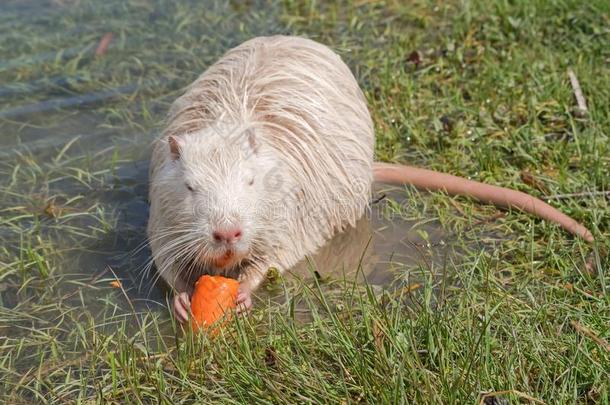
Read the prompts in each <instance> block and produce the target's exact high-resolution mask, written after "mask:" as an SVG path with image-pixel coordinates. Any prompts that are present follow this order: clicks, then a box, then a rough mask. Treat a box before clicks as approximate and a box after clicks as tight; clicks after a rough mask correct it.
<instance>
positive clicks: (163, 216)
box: [148, 36, 592, 321]
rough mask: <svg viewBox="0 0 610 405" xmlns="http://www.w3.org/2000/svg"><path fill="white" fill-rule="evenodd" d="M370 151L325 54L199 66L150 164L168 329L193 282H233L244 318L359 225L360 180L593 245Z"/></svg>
mask: <svg viewBox="0 0 610 405" xmlns="http://www.w3.org/2000/svg"><path fill="white" fill-rule="evenodd" d="M374 142H375V137H374V131H373V124H372V120H371V116H370V114H369V111H368V109H367V106H366V102H365V98H364V95H363V94H362V91H361V90H360V87H359V86H358V84H357V82H356V80H355V78H354V76H353V75H352V73H351V71H350V70H349V68H348V67H347V66H346V65H345V64H344V63H343V62H342V60H341V58H340V57H339V56H338V55H337V54H335V53H334V52H333V51H331V50H330V49H329V48H327V47H326V46H324V45H321V44H319V43H317V42H314V41H311V40H308V39H304V38H299V37H287V36H274V37H260V38H254V39H251V40H249V41H247V42H245V43H243V44H241V45H239V46H238V47H236V48H234V49H232V50H230V51H228V52H227V53H226V54H225V55H224V56H223V57H222V58H221V59H220V60H219V61H218V62H216V63H215V64H213V65H212V66H210V67H209V68H208V69H207V70H206V71H205V72H204V73H203V74H202V75H201V76H200V77H199V78H198V79H196V80H195V82H194V83H193V84H192V85H190V86H189V87H188V89H187V90H186V92H185V94H184V95H182V96H181V97H179V98H178V99H177V100H176V101H175V102H174V104H173V105H172V107H171V109H170V112H169V117H168V123H167V127H166V129H165V131H164V132H163V134H162V136H161V138H160V139H159V140H158V141H157V142H156V143H155V145H154V150H153V155H152V160H151V170H150V182H151V183H150V184H151V187H150V202H151V210H150V219H149V224H148V237H149V242H150V246H151V249H152V256H153V260H154V262H155V264H156V266H157V271H158V273H159V275H160V276H161V277H162V278H163V279H164V280H165V281H166V282H167V283H168V284H169V286H171V287H172V288H173V289H174V291H175V292H176V297H175V298H174V310H175V314H176V315H177V317H178V319H179V320H181V321H183V320H185V319H186V318H187V308H188V304H189V294H190V293H191V291H192V286H193V284H194V281H195V280H196V279H197V278H198V276H199V275H201V274H202V273H211V274H223V275H226V276H230V277H234V278H237V279H238V280H239V281H240V283H241V289H240V294H239V296H238V304H240V307H241V308H249V307H250V305H251V300H250V292H251V291H252V290H253V289H255V288H256V287H257V286H258V285H259V284H260V283H261V281H262V280H263V279H264V276H265V274H266V272H267V270H268V269H269V268H270V267H275V268H277V269H279V270H280V271H283V270H285V269H288V268H290V267H291V266H293V265H294V264H295V263H297V262H298V261H299V260H300V259H302V258H304V257H305V256H306V255H309V254H312V253H314V252H315V251H316V250H317V249H318V248H319V247H320V246H322V245H323V244H324V243H325V241H327V240H328V239H329V238H331V237H332V236H333V235H334V234H335V233H336V232H338V231H340V230H342V229H344V228H346V227H348V226H353V225H354V224H355V223H356V221H357V220H358V219H359V218H361V217H362V216H363V215H364V214H365V212H366V210H367V209H368V205H369V197H370V191H371V183H372V181H373V173H375V179H376V180H380V181H386V182H388V181H389V182H398V183H410V184H413V185H414V186H416V187H422V188H424V189H432V190H439V189H440V190H445V191H447V192H448V193H450V194H463V195H469V196H472V197H474V198H478V199H480V200H482V201H485V202H491V203H494V204H497V205H501V206H505V207H515V208H518V209H521V210H524V211H527V212H530V213H532V214H534V215H538V216H540V217H543V218H545V219H548V220H551V221H554V222H557V223H558V224H560V225H562V226H563V227H564V228H566V229H567V230H569V231H570V232H572V233H575V234H577V235H580V236H582V237H583V238H585V239H587V240H592V237H591V234H590V233H589V231H588V230H586V228H584V227H583V226H582V225H580V224H578V223H576V222H575V221H574V220H572V219H571V218H569V217H567V216H565V215H563V214H561V213H560V212H558V211H557V210H555V209H554V208H552V207H550V206H549V205H547V204H545V203H543V202H542V201H540V200H537V199H535V198H533V197H531V196H528V195H527V194H524V193H519V192H516V191H511V190H507V189H504V188H500V187H495V186H489V185H482V184H481V183H476V182H472V181H467V180H465V179H461V178H458V177H454V176H449V175H445V174H438V173H435V172H431V171H425V170H423V169H415V168H409V167H406V166H398V165H389V164H375V165H374V164H373V150H374Z"/></svg>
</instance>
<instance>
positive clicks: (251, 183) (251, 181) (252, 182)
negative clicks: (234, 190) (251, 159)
mask: <svg viewBox="0 0 610 405" xmlns="http://www.w3.org/2000/svg"><path fill="white" fill-rule="evenodd" d="M253 184H254V177H252V178H251V179H250V180H248V185H249V186H251V185H253Z"/></svg>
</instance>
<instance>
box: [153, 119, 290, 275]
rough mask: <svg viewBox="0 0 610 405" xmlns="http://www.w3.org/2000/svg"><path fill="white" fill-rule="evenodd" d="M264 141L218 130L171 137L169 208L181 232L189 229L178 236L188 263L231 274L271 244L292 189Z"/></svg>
mask: <svg viewBox="0 0 610 405" xmlns="http://www.w3.org/2000/svg"><path fill="white" fill-rule="evenodd" d="M259 135H260V134H258V133H257V130H256V129H252V128H250V129H243V128H230V127H212V128H208V129H205V130H202V131H200V132H197V133H193V134H188V135H181V136H170V137H168V139H167V149H166V151H167V153H168V155H169V158H170V159H169V160H168V171H167V172H166V173H167V176H166V177H165V179H164V183H165V184H166V185H167V186H168V188H170V189H171V193H170V194H171V195H167V194H166V196H165V199H166V202H165V203H166V204H172V205H173V207H170V210H169V211H172V212H175V213H176V215H175V220H174V222H177V223H178V224H180V226H179V228H182V229H188V235H186V234H185V235H182V236H178V237H182V238H184V241H185V242H184V243H181V244H179V246H178V249H182V250H183V251H182V252H180V251H179V252H178V254H179V255H182V257H183V258H185V259H186V260H188V261H193V260H194V261H196V262H198V263H201V264H204V265H207V266H210V265H212V266H213V267H214V268H216V269H218V270H220V271H222V270H230V269H231V268H232V267H234V266H235V265H236V264H238V263H240V262H241V261H242V260H243V259H244V258H246V257H248V256H249V255H252V254H256V252H257V251H259V250H260V249H257V246H261V245H264V244H265V240H266V238H265V234H266V233H269V232H272V230H271V229H269V226H270V224H272V218H273V217H274V212H273V211H274V210H276V209H277V208H278V206H280V207H281V202H282V194H283V191H284V190H285V187H286V186H288V185H287V184H286V183H285V181H284V179H283V178H282V163H281V161H280V160H279V159H277V157H276V156H277V153H276V152H275V150H274V149H273V148H271V147H270V146H269V145H266V144H265V142H264V139H263V137H261V136H259ZM278 225H279V224H278ZM276 226H277V225H276ZM279 226H281V225H279ZM189 255H190V257H189Z"/></svg>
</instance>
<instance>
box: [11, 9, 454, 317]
mask: <svg viewBox="0 0 610 405" xmlns="http://www.w3.org/2000/svg"><path fill="white" fill-rule="evenodd" d="M204 3H205V4H202V3H201V2H195V1H193V2H181V3H180V4H176V3H174V2H170V1H161V0H160V1H156V2H152V1H150V2H149V1H144V0H142V1H127V2H124V1H107V2H99V1H85V0H83V1H69V0H65V1H48V2H38V1H14V2H10V1H9V2H3V3H2V4H0V32H2V33H3V34H2V36H0V145H1V146H2V147H1V148H0V221H1V224H2V227H1V228H0V244H1V246H2V249H0V264H1V265H2V267H1V268H0V282H1V284H0V287H1V288H0V298H1V300H2V302H1V303H2V305H3V306H5V307H7V308H16V309H19V310H23V311H30V309H29V308H26V307H20V306H19V305H25V304H23V302H24V296H27V294H29V295H31V296H34V297H36V296H40V300H41V301H42V300H43V299H44V298H43V297H46V293H47V291H48V290H49V289H50V288H51V286H52V287H53V288H54V289H56V290H57V291H58V293H57V294H56V295H54V297H57V296H58V295H60V296H61V295H62V294H63V292H66V293H65V295H63V296H64V297H68V298H66V302H67V303H69V302H71V301H69V300H70V299H74V300H75V305H85V306H87V308H88V309H89V310H90V311H91V312H93V313H95V312H96V310H97V309H96V308H98V307H99V308H100V311H101V310H102V309H101V308H104V307H106V305H107V302H106V301H104V297H106V296H107V295H108V294H111V293H112V292H113V291H112V289H111V287H110V280H112V279H114V278H118V279H120V280H121V282H122V286H123V287H124V289H125V292H126V295H127V296H128V297H129V299H130V301H132V302H133V303H134V304H135V306H136V307H138V308H145V307H153V308H161V307H163V306H164V304H165V299H166V296H165V293H166V291H165V290H164V289H163V287H162V286H161V285H159V284H158V283H155V274H154V272H153V271H151V272H146V271H144V270H145V269H146V265H147V263H148V262H149V260H150V252H149V250H148V249H147V248H146V246H145V237H144V235H145V227H146V220H147V216H148V205H147V191H148V187H147V174H148V162H147V161H148V156H149V153H150V143H151V141H152V140H153V139H154V138H155V137H156V136H157V135H158V133H159V131H160V129H161V123H162V118H163V116H164V114H165V112H166V111H167V108H168V106H169V103H171V101H172V100H173V99H175V98H176V97H177V95H178V94H179V93H180V89H181V88H184V86H186V85H188V84H189V83H190V82H191V81H192V80H193V79H194V78H196V77H197V75H199V74H200V73H201V72H202V71H203V70H204V69H205V67H206V66H208V65H209V64H210V63H211V62H212V61H214V60H215V59H217V58H218V57H219V56H220V55H221V54H222V53H223V52H224V51H225V50H227V49H229V48H230V47H232V46H234V45H237V44H238V43H240V42H242V41H243V40H245V39H247V38H250V37H253V36H256V35H267V34H272V33H291V32H292V31H291V28H290V24H289V23H288V22H286V21H283V20H282V18H281V7H280V6H279V5H277V4H275V3H265V4H266V6H265V8H264V10H265V12H261V6H260V4H258V2H247V3H243V4H242V3H241V2H220V1H208V2H204ZM106 32H112V33H113V41H112V42H111V44H110V46H109V48H108V50H107V52H106V53H105V54H104V55H101V56H95V55H94V50H95V48H96V47H97V44H98V42H99V40H100V38H101V37H102V36H103V34H104V33H106ZM354 41H357V39H354ZM344 57H345V58H346V60H348V61H349V53H346V54H345V55H344ZM382 194H386V195H387V196H388V197H387V198H386V199H385V200H382V201H381V202H379V203H377V204H374V205H373V207H372V210H371V213H370V214H369V215H368V216H367V217H366V218H363V219H362V220H361V221H360V222H359V223H358V225H357V227H355V228H353V229H348V230H346V232H344V233H342V234H340V235H337V236H336V237H335V238H334V239H333V240H332V241H331V242H329V244H328V245H327V246H326V247H324V248H323V249H321V251H320V252H318V253H317V254H316V255H314V256H313V257H310V258H307V260H306V261H304V262H303V263H301V264H299V265H298V266H297V267H296V268H295V269H292V270H291V271H290V272H289V273H288V277H293V278H299V277H301V278H302V277H305V278H308V277H318V276H319V277H323V278H327V279H340V278H348V279H350V278H351V279H354V278H360V280H363V279H364V278H365V279H366V280H367V281H368V282H369V283H371V284H373V285H377V286H383V287H387V286H390V285H392V284H393V283H394V282H398V283H403V284H404V283H411V282H413V280H418V279H421V277H424V276H425V274H422V272H423V273H425V272H426V270H425V269H428V270H429V271H434V267H435V266H437V267H438V266H440V265H441V264H442V262H443V260H445V259H446V257H447V255H448V254H449V252H450V251H451V248H450V244H449V243H447V240H448V239H450V236H449V235H447V234H446V232H444V231H443V230H442V228H441V227H440V225H439V224H438V222H435V221H433V220H429V221H426V220H425V218H424V220H423V221H421V220H420V221H417V222H415V221H407V220H404V219H402V216H400V215H390V216H388V215H387V213H385V211H387V210H386V209H385V208H384V207H386V204H387V203H388V201H390V200H391V199H394V200H397V201H398V202H399V204H400V203H401V199H402V198H404V197H403V196H404V193H403V192H401V191H400V190H394V191H389V190H386V189H384V188H383V187H381V186H380V187H378V188H377V190H376V193H375V196H374V197H373V198H377V197H379V196H380V195H382ZM386 208H387V207H386ZM45 261H48V263H46V262H45ZM41 263H42V264H41ZM422 269H423V270H422ZM26 281H27V286H28V287H27V288H23V285H24V283H25V282H26ZM84 285H90V286H93V287H95V288H94V289H93V291H88V290H87V292H86V293H85V294H83V293H82V291H81V290H82V289H83V288H84V287H83V286H84ZM93 287H92V288H93ZM28 289H29V290H28ZM43 289H44V292H45V294H40V291H42V290H43ZM24 294H26V295H24ZM263 296H264V293H263ZM54 299H56V298H54ZM28 302H29V303H30V304H32V305H33V303H35V301H28ZM66 302H64V304H65V303H66Z"/></svg>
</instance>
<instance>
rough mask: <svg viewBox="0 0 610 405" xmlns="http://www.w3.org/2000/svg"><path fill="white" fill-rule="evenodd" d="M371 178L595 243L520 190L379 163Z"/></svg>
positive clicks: (578, 226) (572, 223) (586, 233)
mask: <svg viewBox="0 0 610 405" xmlns="http://www.w3.org/2000/svg"><path fill="white" fill-rule="evenodd" d="M373 177H374V178H375V181H380V182H384V183H391V184H410V185H412V186H414V187H416V188H418V189H422V190H428V191H439V190H440V191H444V192H446V193H447V194H449V195H463V196H468V197H472V198H474V199H476V200H479V201H481V202H483V203H487V204H493V205H495V206H498V207H503V208H516V209H518V210H521V211H525V212H528V213H530V214H532V215H535V216H537V217H540V218H542V219H546V220H548V221H551V222H555V223H556V224H558V225H561V226H562V227H563V228H564V229H565V230H567V231H568V232H570V233H572V234H574V235H577V236H580V237H581V238H583V239H584V240H586V241H587V242H589V243H592V242H593V241H594V239H593V235H592V234H591V232H590V231H589V230H588V229H587V228H585V227H584V226H583V225H581V224H580V223H578V222H577V221H575V220H574V219H572V218H570V217H569V216H567V215H565V214H564V213H562V212H560V211H558V210H557V209H555V208H553V207H551V206H550V205H548V204H547V203H545V202H543V201H541V200H539V199H537V198H535V197H532V196H531V195H529V194H526V193H522V192H521V191H516V190H510V189H508V188H504V187H498V186H492V185H490V184H484V183H479V182H477V181H472V180H467V179H464V178H462V177H457V176H452V175H450V174H446V173H440V172H435V171H433V170H427V169H420V168H417V167H411V166H403V165H396V164H389V163H380V162H375V163H374V164H373Z"/></svg>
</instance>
